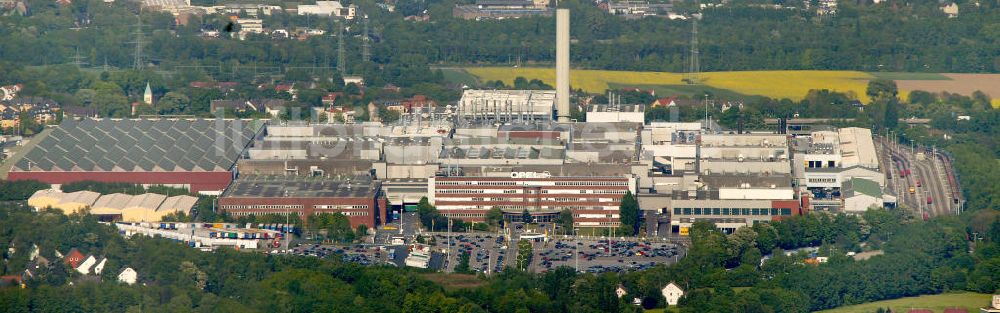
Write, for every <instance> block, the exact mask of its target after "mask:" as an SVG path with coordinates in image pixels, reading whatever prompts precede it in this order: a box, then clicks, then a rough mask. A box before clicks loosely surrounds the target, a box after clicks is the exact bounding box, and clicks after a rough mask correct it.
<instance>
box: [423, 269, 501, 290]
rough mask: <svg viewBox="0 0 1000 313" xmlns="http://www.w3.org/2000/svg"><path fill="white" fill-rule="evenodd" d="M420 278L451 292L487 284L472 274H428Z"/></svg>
mask: <svg viewBox="0 0 1000 313" xmlns="http://www.w3.org/2000/svg"><path fill="white" fill-rule="evenodd" d="M420 277H422V278H424V279H426V280H429V281H432V282H434V283H435V284H439V285H441V286H442V287H444V289H446V290H449V291H452V290H458V289H469V288H478V287H480V286H483V285H484V284H486V282H485V281H483V280H482V279H479V277H476V275H472V274H447V273H427V274H421V275H420Z"/></svg>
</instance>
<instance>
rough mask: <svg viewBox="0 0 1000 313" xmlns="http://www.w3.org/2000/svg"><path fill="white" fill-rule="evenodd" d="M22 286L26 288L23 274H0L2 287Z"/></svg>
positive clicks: (0, 285)
mask: <svg viewBox="0 0 1000 313" xmlns="http://www.w3.org/2000/svg"><path fill="white" fill-rule="evenodd" d="M15 286H16V287H21V288H24V280H23V279H22V278H21V275H8V276H0V287H15Z"/></svg>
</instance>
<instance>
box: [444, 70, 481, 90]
mask: <svg viewBox="0 0 1000 313" xmlns="http://www.w3.org/2000/svg"><path fill="white" fill-rule="evenodd" d="M441 73H442V74H444V81H446V82H449V83H452V84H465V85H469V86H475V85H476V84H477V83H478V82H479V81H478V79H476V76H474V75H472V74H469V72H466V71H465V70H464V69H461V68H454V67H449V68H441Z"/></svg>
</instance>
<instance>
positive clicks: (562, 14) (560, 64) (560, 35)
mask: <svg viewBox="0 0 1000 313" xmlns="http://www.w3.org/2000/svg"><path fill="white" fill-rule="evenodd" d="M556 111H557V112H556V114H557V116H558V117H559V122H560V123H568V122H569V9H558V10H556Z"/></svg>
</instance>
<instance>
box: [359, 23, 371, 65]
mask: <svg viewBox="0 0 1000 313" xmlns="http://www.w3.org/2000/svg"><path fill="white" fill-rule="evenodd" d="M369 41H370V39H369V37H368V15H367V14H366V15H365V35H364V36H362V37H361V59H362V60H364V61H365V62H368V61H371V58H372V52H371V44H370V43H369Z"/></svg>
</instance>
